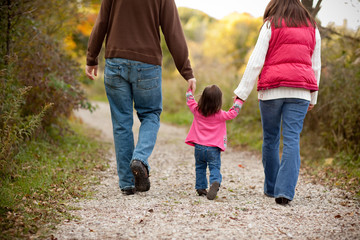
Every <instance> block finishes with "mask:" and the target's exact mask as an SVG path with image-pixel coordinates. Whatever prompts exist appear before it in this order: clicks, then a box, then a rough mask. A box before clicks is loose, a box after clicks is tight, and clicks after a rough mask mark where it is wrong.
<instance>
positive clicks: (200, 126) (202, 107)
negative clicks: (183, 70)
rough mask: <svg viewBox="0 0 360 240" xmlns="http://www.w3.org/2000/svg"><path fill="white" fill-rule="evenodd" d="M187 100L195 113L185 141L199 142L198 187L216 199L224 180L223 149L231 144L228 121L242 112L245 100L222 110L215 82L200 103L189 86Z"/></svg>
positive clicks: (194, 143) (197, 161) (203, 192)
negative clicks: (229, 141) (228, 139)
mask: <svg viewBox="0 0 360 240" xmlns="http://www.w3.org/2000/svg"><path fill="white" fill-rule="evenodd" d="M186 103H187V105H188V106H189V108H190V111H191V112H192V113H193V114H194V120H193V123H192V125H191V128H190V131H189V133H188V136H187V137H186V140H185V143H187V144H189V145H191V146H195V170H196V184H195V188H196V191H197V193H198V194H199V196H202V195H206V197H207V198H208V199H209V200H213V199H215V197H216V195H217V192H218V190H219V187H220V184H221V180H222V176H221V173H220V167H221V158H220V152H221V151H225V148H226V144H227V138H226V121H227V120H231V119H233V118H235V117H236V116H237V115H238V113H239V111H240V109H241V106H242V104H243V101H241V100H240V99H238V98H237V99H235V101H234V104H233V106H232V107H231V108H230V110H229V111H227V112H226V111H223V110H221V106H222V92H221V90H220V88H219V87H218V86H216V85H212V86H208V87H206V88H205V89H204V91H203V93H202V95H201V97H200V100H199V103H197V102H196V101H195V99H194V96H193V93H192V91H191V90H190V89H189V90H188V91H187V92H186ZM207 167H209V171H210V189H209V192H207V191H206V189H207V186H208V181H207V177H206V169H207Z"/></svg>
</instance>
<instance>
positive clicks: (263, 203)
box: [55, 103, 360, 239]
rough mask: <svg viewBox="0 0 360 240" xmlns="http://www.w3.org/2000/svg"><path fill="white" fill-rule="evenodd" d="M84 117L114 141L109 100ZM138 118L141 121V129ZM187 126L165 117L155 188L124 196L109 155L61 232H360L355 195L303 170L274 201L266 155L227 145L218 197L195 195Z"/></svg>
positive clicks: (140, 235) (223, 235)
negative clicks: (281, 201) (290, 194)
mask: <svg viewBox="0 0 360 240" xmlns="http://www.w3.org/2000/svg"><path fill="white" fill-rule="evenodd" d="M98 105H99V108H98V110H97V111H95V112H94V113H93V114H90V113H88V112H79V113H78V115H79V116H80V117H81V118H82V119H83V121H84V122H85V123H87V124H89V125H90V126H92V127H97V128H98V129H100V130H102V131H103V136H104V141H112V127H111V122H110V121H111V120H110V113H109V106H108V105H107V104H106V103H99V104H98ZM136 126H138V122H136V123H135V129H136ZM185 137H186V130H185V129H183V128H178V127H173V126H170V125H167V124H162V125H161V128H160V132H159V136H158V140H157V145H156V147H155V149H154V152H153V154H152V156H151V158H150V159H149V162H150V165H151V173H150V175H151V176H150V181H151V189H150V191H149V192H145V193H137V194H136V195H133V196H124V195H122V194H121V192H120V189H119V188H118V177H117V175H116V163H115V159H114V157H112V158H111V159H109V164H110V168H109V169H108V170H106V171H105V172H104V178H103V180H102V182H101V184H100V185H98V186H95V191H96V194H95V195H94V197H93V198H92V199H86V200H83V201H79V202H73V203H72V205H73V207H74V209H75V210H74V211H72V212H71V213H72V214H74V215H75V216H77V217H78V219H73V220H66V221H64V222H63V223H62V224H61V225H59V226H58V231H57V232H56V234H55V237H56V238H57V239H203V238H209V239H289V238H291V239H359V238H360V229H359V227H358V226H359V225H360V212H359V205H358V202H357V201H355V200H353V199H351V194H349V193H347V192H344V191H341V190H339V189H335V188H333V189H329V188H327V187H324V186H321V185H314V184H313V183H311V179H310V178H308V177H307V176H304V175H301V176H300V178H299V183H298V186H297V191H296V196H295V199H294V201H292V202H291V203H290V205H289V206H286V207H284V206H280V205H277V204H275V201H274V199H273V198H268V197H265V196H264V194H263V178H264V175H263V167H262V164H261V158H260V156H256V155H252V154H250V153H248V152H241V151H235V150H233V149H227V150H226V152H224V153H222V174H223V183H222V186H221V188H220V191H219V193H218V197H217V198H216V199H215V200H214V201H209V200H207V199H206V197H199V196H197V195H196V192H195V189H194V181H195V170H194V157H193V150H194V149H193V148H192V147H190V146H187V145H186V144H185V143H184V139H185Z"/></svg>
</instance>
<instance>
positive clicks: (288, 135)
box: [260, 98, 309, 200]
mask: <svg viewBox="0 0 360 240" xmlns="http://www.w3.org/2000/svg"><path fill="white" fill-rule="evenodd" d="M308 107H309V101H306V100H303V99H296V98H281V99H275V100H267V101H260V113H261V122H262V127H263V145H262V162H263V166H264V172H265V182H264V193H265V194H266V195H268V196H271V197H275V198H278V197H285V198H287V199H289V200H293V198H294V195H295V187H296V184H297V180H298V177H299V170H300V133H301V131H302V128H303V122H304V119H305V116H306V113H307V109H308ZM281 125H282V136H283V145H284V146H283V152H282V157H281V161H280V156H279V146H280V129H281Z"/></svg>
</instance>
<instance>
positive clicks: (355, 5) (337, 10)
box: [175, 0, 360, 30]
mask: <svg viewBox="0 0 360 240" xmlns="http://www.w3.org/2000/svg"><path fill="white" fill-rule="evenodd" d="M175 2H176V5H177V6H178V7H189V8H195V9H198V10H201V11H203V12H205V13H207V14H209V15H210V16H212V17H215V18H217V19H221V18H223V17H224V16H226V15H229V14H230V13H232V12H238V13H243V12H247V13H250V14H251V15H252V16H254V17H262V16H263V14H264V10H265V8H266V5H267V4H268V3H269V0H251V1H249V0H221V1H219V0H175ZM316 2H317V1H316V0H314V4H316ZM321 6H322V7H321V10H320V12H319V14H318V18H319V19H320V21H321V22H322V25H323V26H327V25H328V23H330V22H333V23H335V25H337V26H342V25H343V23H344V19H347V26H348V27H349V28H351V29H355V30H356V29H357V28H358V27H360V1H359V0H323V1H322V4H321Z"/></svg>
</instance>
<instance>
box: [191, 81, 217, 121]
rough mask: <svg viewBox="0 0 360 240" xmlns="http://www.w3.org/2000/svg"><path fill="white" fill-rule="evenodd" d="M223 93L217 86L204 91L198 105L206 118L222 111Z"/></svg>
mask: <svg viewBox="0 0 360 240" xmlns="http://www.w3.org/2000/svg"><path fill="white" fill-rule="evenodd" d="M221 106H222V92H221V90H220V88H219V87H218V86H216V85H211V86H208V87H206V88H205V89H204V91H203V93H202V94H201V97H200V99H199V103H198V107H197V109H198V111H199V112H200V113H201V114H202V115H203V116H205V117H208V116H211V115H213V114H215V113H217V112H219V111H220V110H221Z"/></svg>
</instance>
